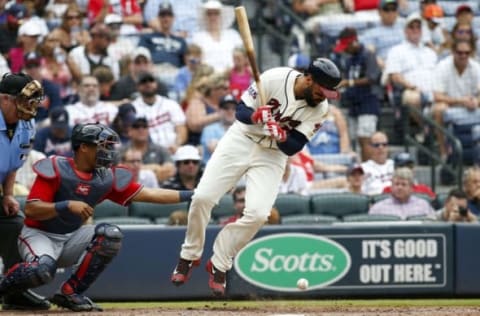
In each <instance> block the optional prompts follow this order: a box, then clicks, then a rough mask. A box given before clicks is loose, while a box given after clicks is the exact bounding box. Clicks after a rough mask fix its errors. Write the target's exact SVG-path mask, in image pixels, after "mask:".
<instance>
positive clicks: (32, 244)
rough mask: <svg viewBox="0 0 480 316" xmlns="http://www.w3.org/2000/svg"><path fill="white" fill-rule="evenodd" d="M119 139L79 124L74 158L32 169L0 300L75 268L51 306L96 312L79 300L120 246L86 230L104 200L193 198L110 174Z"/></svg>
mask: <svg viewBox="0 0 480 316" xmlns="http://www.w3.org/2000/svg"><path fill="white" fill-rule="evenodd" d="M118 144H119V137H118V135H117V134H116V133H115V132H114V131H113V130H111V129H110V128H108V127H107V126H105V125H102V124H80V125H77V126H76V127H75V128H74V129H73V132H72V147H73V150H74V158H73V159H72V158H66V157H60V156H52V157H51V158H46V159H43V160H40V161H39V162H37V163H36V164H35V165H34V167H33V169H34V171H35V172H36V173H37V177H36V179H35V182H34V183H33V187H32V190H31V192H30V195H29V196H28V198H27V204H26V206H25V215H26V219H25V226H24V227H23V229H22V232H21V234H20V236H19V239H18V246H19V247H18V248H19V252H20V255H21V256H22V258H23V260H24V262H22V263H19V264H16V265H15V266H13V267H12V268H11V269H10V270H9V271H8V273H7V275H6V276H5V277H4V278H3V279H2V281H1V282H0V296H3V295H4V294H5V293H7V292H9V291H22V290H25V289H28V288H33V287H37V286H41V285H43V284H46V283H48V282H50V281H52V280H53V278H54V277H55V272H56V270H57V267H68V266H72V265H75V266H76V269H74V271H73V273H72V275H71V276H70V278H69V279H68V280H67V281H65V282H64V283H63V285H62V286H61V289H60V291H59V292H58V293H57V294H55V295H54V296H53V298H52V299H51V300H52V302H53V303H55V304H57V305H58V306H60V307H64V308H68V309H70V310H73V311H92V310H101V308H100V307H98V306H97V305H96V304H95V303H93V302H92V301H91V300H90V299H89V298H88V297H86V296H84V295H83V294H82V293H83V292H85V291H86V290H87V289H88V288H89V287H90V285H91V284H92V283H93V282H94V281H95V279H96V278H97V277H98V276H99V274H100V273H101V272H102V271H103V270H104V269H105V268H106V266H107V265H108V264H109V263H110V261H111V260H112V259H113V258H114V257H115V256H116V255H117V253H118V251H119V250H120V247H121V244H122V232H121V231H120V229H119V228H118V227H117V226H115V225H111V224H107V223H101V224H98V225H96V226H94V225H86V224H85V222H86V220H87V219H88V218H90V217H91V216H92V215H93V212H94V211H93V208H94V207H95V205H96V204H98V203H100V202H101V201H103V200H104V199H110V200H112V201H114V202H116V203H119V204H122V205H125V204H128V203H130V202H131V201H143V202H152V203H178V202H181V201H187V200H190V198H191V195H192V193H193V192H192V191H175V190H164V189H152V188H145V187H143V186H142V185H140V184H139V183H137V182H135V181H134V179H133V178H134V176H133V173H132V172H131V171H130V170H129V169H126V168H123V167H112V164H113V162H114V161H115V160H116V156H117V154H118V153H117V151H116V149H115V148H116V147H117V146H116V145H118Z"/></svg>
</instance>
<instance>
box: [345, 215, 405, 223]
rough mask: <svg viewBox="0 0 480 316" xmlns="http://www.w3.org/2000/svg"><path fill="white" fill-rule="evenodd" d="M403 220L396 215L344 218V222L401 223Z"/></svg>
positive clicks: (349, 216)
mask: <svg viewBox="0 0 480 316" xmlns="http://www.w3.org/2000/svg"><path fill="white" fill-rule="evenodd" d="M400 220H401V218H400V217H398V216H395V215H382V214H354V215H346V216H344V217H343V221H344V222H380V221H383V222H388V221H400Z"/></svg>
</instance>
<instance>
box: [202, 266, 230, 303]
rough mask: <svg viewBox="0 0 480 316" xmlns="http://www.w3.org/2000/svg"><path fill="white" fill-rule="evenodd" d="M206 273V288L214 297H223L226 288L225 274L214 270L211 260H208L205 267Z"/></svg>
mask: <svg viewBox="0 0 480 316" xmlns="http://www.w3.org/2000/svg"><path fill="white" fill-rule="evenodd" d="M206 269H207V272H208V286H209V287H210V289H211V290H212V292H213V295H215V296H224V295H225V287H226V286H227V273H225V272H222V271H220V270H218V269H217V268H215V266H214V265H213V263H212V261H211V260H208V262H207V266H206Z"/></svg>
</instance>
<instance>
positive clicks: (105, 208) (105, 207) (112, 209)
mask: <svg viewBox="0 0 480 316" xmlns="http://www.w3.org/2000/svg"><path fill="white" fill-rule="evenodd" d="M123 216H128V208H127V207H126V206H123V205H120V204H117V203H115V202H112V201H110V200H105V201H103V202H102V203H100V204H97V205H96V206H95V210H94V213H93V218H94V219H97V218H102V217H123Z"/></svg>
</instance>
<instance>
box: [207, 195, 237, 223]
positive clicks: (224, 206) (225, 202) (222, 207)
mask: <svg viewBox="0 0 480 316" xmlns="http://www.w3.org/2000/svg"><path fill="white" fill-rule="evenodd" d="M234 213H235V208H234V207H233V197H232V195H231V194H225V195H224V196H222V198H221V199H220V201H218V204H217V205H215V207H214V208H213V209H212V218H213V219H215V220H218V219H219V218H220V217H224V216H232V215H233V214H234Z"/></svg>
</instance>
